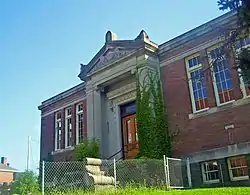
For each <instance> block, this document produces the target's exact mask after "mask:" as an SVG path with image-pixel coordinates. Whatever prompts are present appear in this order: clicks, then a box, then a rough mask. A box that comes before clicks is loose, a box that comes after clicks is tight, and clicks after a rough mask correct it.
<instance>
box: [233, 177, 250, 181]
mask: <svg viewBox="0 0 250 195" xmlns="http://www.w3.org/2000/svg"><path fill="white" fill-rule="evenodd" d="M248 179H249V176H242V177H234V178H232V179H231V180H232V181H241V180H248Z"/></svg>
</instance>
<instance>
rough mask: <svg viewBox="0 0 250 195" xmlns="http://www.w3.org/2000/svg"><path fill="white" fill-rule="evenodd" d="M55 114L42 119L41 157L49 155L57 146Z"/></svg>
mask: <svg viewBox="0 0 250 195" xmlns="http://www.w3.org/2000/svg"><path fill="white" fill-rule="evenodd" d="M54 129H55V115H54V113H52V114H50V115H48V116H44V117H42V119H41V141H40V143H41V145H40V159H41V160H42V159H44V158H47V157H48V153H50V152H52V151H53V150H54V147H55V142H54V139H55V134H54V132H55V131H54Z"/></svg>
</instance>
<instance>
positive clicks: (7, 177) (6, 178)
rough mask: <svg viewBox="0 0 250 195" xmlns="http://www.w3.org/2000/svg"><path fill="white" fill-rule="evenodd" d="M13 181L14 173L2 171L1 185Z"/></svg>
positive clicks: (0, 174) (0, 173)
mask: <svg viewBox="0 0 250 195" xmlns="http://www.w3.org/2000/svg"><path fill="white" fill-rule="evenodd" d="M12 181H13V173H11V172H4V171H0V183H4V182H7V183H10V182H12Z"/></svg>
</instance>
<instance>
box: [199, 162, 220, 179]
mask: <svg viewBox="0 0 250 195" xmlns="http://www.w3.org/2000/svg"><path fill="white" fill-rule="evenodd" d="M201 169H202V177H203V182H204V183H218V182H219V181H220V178H219V166H218V163H217V161H209V162H204V163H202V164H201Z"/></svg>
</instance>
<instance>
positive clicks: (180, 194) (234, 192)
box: [65, 187, 250, 195]
mask: <svg viewBox="0 0 250 195" xmlns="http://www.w3.org/2000/svg"><path fill="white" fill-rule="evenodd" d="M73 194H74V195H90V194H97V195H109V194H116V195H123V194H124V195H125V194H126V195H127V194H131V195H133V194H134V195H137V194H145V195H147V194H148V195H149V194H150V195H151V194H152V195H158V194H159V195H162V194H166V195H205V194H206V195H207V194H208V195H213V194H214V195H223V194H225V195H230V194H231V195H241V194H246V195H247V194H250V187H249V188H247V187H237V188H229V187H228V188H207V189H205V188H203V189H189V190H170V191H164V190H157V189H148V188H127V189H122V190H117V191H105V192H97V193H93V192H92V193H81V192H77V193H76V192H74V193H67V194H65V195H73Z"/></svg>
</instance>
